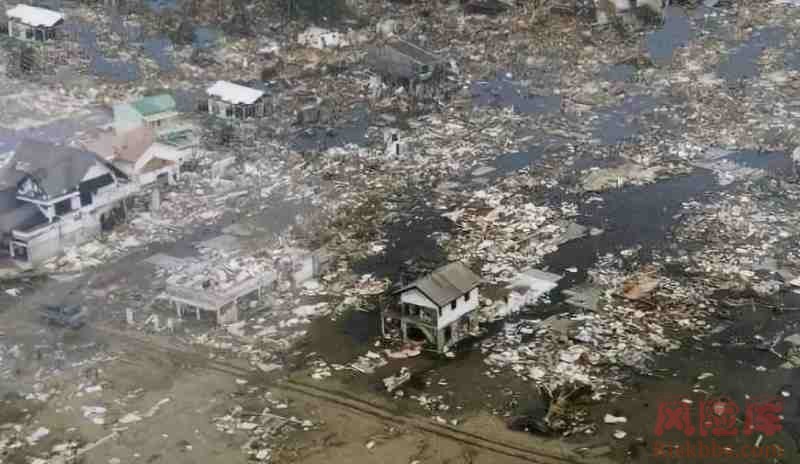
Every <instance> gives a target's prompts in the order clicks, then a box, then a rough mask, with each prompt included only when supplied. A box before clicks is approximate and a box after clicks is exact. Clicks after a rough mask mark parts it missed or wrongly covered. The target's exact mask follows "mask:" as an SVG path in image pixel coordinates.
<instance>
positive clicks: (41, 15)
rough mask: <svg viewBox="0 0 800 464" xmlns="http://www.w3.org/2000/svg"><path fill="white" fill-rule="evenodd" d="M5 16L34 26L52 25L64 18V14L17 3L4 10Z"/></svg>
mask: <svg viewBox="0 0 800 464" xmlns="http://www.w3.org/2000/svg"><path fill="white" fill-rule="evenodd" d="M6 16H8V17H9V18H14V19H17V20H18V21H20V22H22V23H23V24H27V25H28V26H34V27H42V26H44V27H53V26H55V25H56V24H57V23H58V22H59V21H61V20H63V19H64V15H63V14H61V13H59V12H57V11H53V10H48V9H46V8H39V7H38V6H30V5H17V6H15V7H14V8H11V9H10V10H8V11H6Z"/></svg>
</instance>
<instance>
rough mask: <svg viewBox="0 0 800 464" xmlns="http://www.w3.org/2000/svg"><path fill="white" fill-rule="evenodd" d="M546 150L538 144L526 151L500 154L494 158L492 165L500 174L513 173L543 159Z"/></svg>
mask: <svg viewBox="0 0 800 464" xmlns="http://www.w3.org/2000/svg"><path fill="white" fill-rule="evenodd" d="M544 154H545V151H544V150H543V149H542V148H541V147H538V146H534V147H529V148H527V149H526V150H525V151H518V152H516V153H508V154H505V155H500V156H498V157H497V158H495V159H494V162H493V163H492V167H494V168H495V169H496V170H497V171H495V173H496V174H497V175H499V176H502V175H506V174H510V173H513V172H514V171H518V170H520V169H523V168H527V167H531V166H534V165H535V164H536V163H537V162H538V161H540V160H541V159H542V157H543V156H544Z"/></svg>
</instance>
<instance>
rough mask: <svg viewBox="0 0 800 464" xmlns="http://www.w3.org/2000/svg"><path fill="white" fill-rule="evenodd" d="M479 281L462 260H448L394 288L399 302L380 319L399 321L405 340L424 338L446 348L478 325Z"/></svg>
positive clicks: (442, 349)
mask: <svg viewBox="0 0 800 464" xmlns="http://www.w3.org/2000/svg"><path fill="white" fill-rule="evenodd" d="M480 282H481V279H480V277H478V276H477V275H475V274H474V273H473V272H472V271H471V270H470V269H469V268H468V267H467V266H466V265H464V264H463V263H460V262H454V263H450V264H448V265H446V266H443V267H440V268H439V269H436V270H435V271H433V272H432V273H430V274H429V275H427V276H424V277H422V278H420V279H417V280H415V281H414V282H412V283H410V284H408V285H406V286H403V287H402V288H400V289H399V290H397V291H395V292H394V293H393V295H396V296H399V299H400V301H399V305H398V307H396V308H394V309H388V310H385V311H384V314H383V318H382V320H383V321H385V320H386V318H387V317H388V318H389V319H391V320H393V321H399V322H400V333H401V336H402V338H403V341H404V342H405V341H407V340H408V339H412V340H425V341H427V342H428V343H430V344H431V345H433V346H435V347H436V350H437V351H439V352H445V351H447V350H448V349H449V348H450V347H451V346H453V345H455V344H456V343H458V342H459V341H461V340H463V339H465V338H466V337H468V336H469V335H471V334H472V333H474V332H475V331H476V330H477V329H478V322H477V318H476V316H477V309H478V300H479V299H480V295H479V292H478V286H479V284H480Z"/></svg>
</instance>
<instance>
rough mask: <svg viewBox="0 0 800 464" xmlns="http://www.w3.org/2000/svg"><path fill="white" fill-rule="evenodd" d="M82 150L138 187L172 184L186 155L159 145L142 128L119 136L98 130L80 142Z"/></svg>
mask: <svg viewBox="0 0 800 464" xmlns="http://www.w3.org/2000/svg"><path fill="white" fill-rule="evenodd" d="M83 146H84V147H85V148H86V149H87V150H89V151H91V152H93V153H96V154H98V155H99V156H100V157H102V158H103V159H104V160H106V161H108V162H110V163H112V164H113V165H114V166H115V167H116V168H117V169H119V170H120V171H122V172H123V173H124V174H125V175H126V176H127V177H128V178H129V179H130V180H131V181H133V182H135V183H136V184H139V185H140V186H144V185H149V184H152V183H154V182H156V181H159V182H162V183H167V184H172V183H174V182H175V181H176V180H177V179H178V177H179V176H180V169H181V165H182V164H183V163H184V162H186V161H187V160H188V156H189V154H190V153H189V152H187V151H186V150H181V149H179V148H177V147H174V146H172V145H169V144H166V143H162V142H160V141H159V140H157V138H156V134H155V132H154V131H153V130H152V129H151V128H149V127H145V126H141V127H138V128H136V129H132V130H129V131H127V132H123V133H119V132H115V131H112V130H99V131H97V132H96V133H94V134H92V135H91V136H90V137H89V138H88V140H86V141H85V142H83Z"/></svg>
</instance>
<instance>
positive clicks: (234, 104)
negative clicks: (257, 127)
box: [206, 81, 265, 120]
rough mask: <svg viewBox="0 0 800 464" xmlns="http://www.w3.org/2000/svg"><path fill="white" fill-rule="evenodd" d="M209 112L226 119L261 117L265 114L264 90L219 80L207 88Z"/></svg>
mask: <svg viewBox="0 0 800 464" xmlns="http://www.w3.org/2000/svg"><path fill="white" fill-rule="evenodd" d="M206 93H207V94H208V113H209V114H210V115H212V116H217V117H220V118H224V119H239V120H244V119H252V118H261V117H263V116H264V114H265V107H264V91H263V90H257V89H252V88H250V87H245V86H243V85H239V84H234V83H233V82H228V81H217V82H215V83H214V85H212V86H211V87H209V88H208V89H207V90H206Z"/></svg>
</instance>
